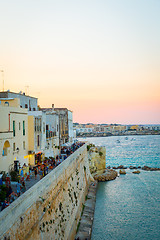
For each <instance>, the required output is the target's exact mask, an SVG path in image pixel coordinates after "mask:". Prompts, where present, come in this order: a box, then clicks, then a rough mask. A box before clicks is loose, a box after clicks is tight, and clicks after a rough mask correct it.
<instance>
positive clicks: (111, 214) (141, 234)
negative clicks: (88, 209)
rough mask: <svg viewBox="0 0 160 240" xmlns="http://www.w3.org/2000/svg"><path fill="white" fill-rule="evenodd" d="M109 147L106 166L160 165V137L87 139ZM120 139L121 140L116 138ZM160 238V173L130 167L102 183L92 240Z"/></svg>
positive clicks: (150, 239)
mask: <svg viewBox="0 0 160 240" xmlns="http://www.w3.org/2000/svg"><path fill="white" fill-rule="evenodd" d="M87 140H89V141H90V142H93V143H95V144H97V145H103V146H106V148H107V157H106V165H107V166H108V165H110V166H118V165H120V164H123V165H125V166H130V165H133V166H139V165H140V166H144V165H148V166H150V167H160V136H129V137H128V139H125V137H108V138H88V139H87ZM117 140H119V141H117ZM107 239H109V240H110V239H112V240H114V239H116V240H121V239H123V240H132V239H133V240H141V239H143V240H144V239H145V240H155V239H157V240H159V239H160V172H159V171H158V172H146V171H141V173H140V174H139V175H134V174H133V173H132V171H131V170H129V169H128V170H127V174H126V175H123V176H122V175H121V176H120V177H118V178H117V179H116V180H114V181H110V182H104V183H99V185H98V189H97V196H96V208H95V215H94V223H93V230H92V240H107Z"/></svg>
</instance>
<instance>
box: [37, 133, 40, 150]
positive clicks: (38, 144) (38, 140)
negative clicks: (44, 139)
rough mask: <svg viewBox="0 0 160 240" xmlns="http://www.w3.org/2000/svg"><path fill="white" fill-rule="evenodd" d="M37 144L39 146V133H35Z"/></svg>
mask: <svg viewBox="0 0 160 240" xmlns="http://www.w3.org/2000/svg"><path fill="white" fill-rule="evenodd" d="M37 146H38V147H39V146H40V144H39V135H37Z"/></svg>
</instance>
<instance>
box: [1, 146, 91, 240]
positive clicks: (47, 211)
mask: <svg viewBox="0 0 160 240" xmlns="http://www.w3.org/2000/svg"><path fill="white" fill-rule="evenodd" d="M90 177H91V176H90V171H89V165H88V158H87V150H86V145H84V146H82V147H81V148H79V149H78V150H77V151H76V152H74V153H73V154H72V155H71V156H70V157H68V158H67V159H66V160H65V161H64V162H63V163H61V164H60V165H59V166H58V167H57V168H55V169H54V170H53V171H51V172H50V173H49V174H48V175H47V176H46V177H45V178H43V179H42V180H41V181H39V182H38V183H37V184H35V185H34V186H33V187H31V188H30V189H29V190H28V191H27V192H25V193H24V194H23V195H22V196H21V197H19V198H18V199H17V200H16V201H15V202H13V203H12V204H11V205H10V206H9V207H8V208H6V209H5V210H3V211H2V212H1V213H0V239H5V237H6V239H7V238H9V237H10V240H13V239H14V240H17V239H18V240H22V239H23V240H24V239H26V240H27V239H34V240H36V239H37V240H39V239H47V240H49V239H58V240H60V239H63V240H64V239H66V240H67V239H69V240H72V239H74V236H75V233H76V228H77V224H78V222H79V219H80V213H81V210H82V204H83V203H84V201H85V196H86V192H87V189H88V185H89V183H90Z"/></svg>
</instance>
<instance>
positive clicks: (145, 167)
mask: <svg viewBox="0 0 160 240" xmlns="http://www.w3.org/2000/svg"><path fill="white" fill-rule="evenodd" d="M107 169H111V167H110V166H108V167H107ZM112 169H114V170H116V169H127V167H125V166H123V165H119V166H118V167H112ZM129 169H131V170H134V169H142V170H145V171H160V168H153V167H148V166H143V167H141V166H138V167H134V166H130V167H129Z"/></svg>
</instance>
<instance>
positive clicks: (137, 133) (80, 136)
mask: <svg viewBox="0 0 160 240" xmlns="http://www.w3.org/2000/svg"><path fill="white" fill-rule="evenodd" d="M145 135H160V131H158V132H141V133H139V132H135V133H133V132H132V133H118V134H111V133H109V134H108V133H81V135H77V136H76V137H77V138H84V137H85V138H87V137H113V136H115V137H117V136H126V137H127V136H145Z"/></svg>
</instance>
